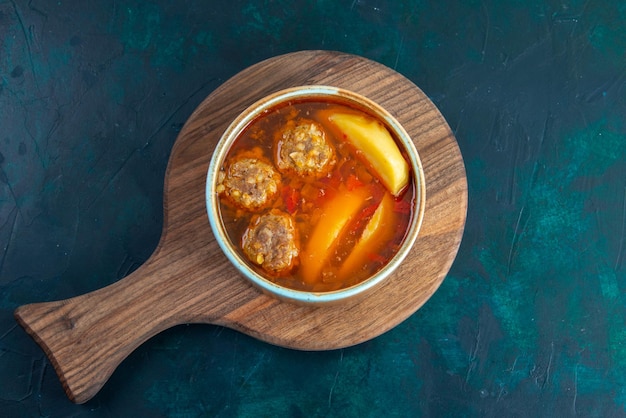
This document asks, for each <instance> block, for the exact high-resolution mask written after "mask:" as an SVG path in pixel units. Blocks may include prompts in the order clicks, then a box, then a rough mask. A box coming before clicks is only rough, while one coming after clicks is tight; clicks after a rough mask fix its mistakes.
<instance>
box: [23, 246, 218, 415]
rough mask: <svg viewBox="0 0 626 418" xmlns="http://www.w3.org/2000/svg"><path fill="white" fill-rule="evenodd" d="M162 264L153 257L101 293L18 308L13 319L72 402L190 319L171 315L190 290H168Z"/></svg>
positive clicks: (82, 399) (83, 398)
mask: <svg viewBox="0 0 626 418" xmlns="http://www.w3.org/2000/svg"><path fill="white" fill-rule="evenodd" d="M162 264H163V262H160V261H159V257H155V256H153V257H151V258H150V259H149V260H148V261H147V262H146V263H145V264H143V265H142V266H141V267H140V268H139V269H137V270H136V271H134V272H133V273H131V274H130V275H129V276H127V277H125V278H124V279H122V280H120V281H118V282H116V283H113V284H111V285H109V286H107V287H104V288H102V289H99V290H96V291H93V292H91V293H87V294H84V295H82V296H77V297H74V298H71V299H66V300H61V301H55V302H44V303H34V304H29V305H24V306H20V307H19V308H17V309H16V311H15V318H16V319H17V321H18V322H19V323H20V325H22V327H24V329H25V330H26V331H27V332H28V334H30V335H31V336H32V337H33V339H34V340H35V341H36V342H37V343H38V344H39V345H40V346H41V347H42V348H43V350H44V351H45V353H46V355H47V356H48V358H49V359H50V361H51V362H52V365H53V366H54V369H55V371H56V372H57V375H58V376H59V379H60V380H61V383H62V384H63V388H64V389H65V392H66V394H67V396H68V397H69V398H70V399H71V400H72V401H73V402H75V403H84V402H86V401H88V400H89V399H91V398H92V397H93V396H94V395H95V394H96V393H97V392H98V391H99V390H100V388H101V387H102V386H103V385H104V384H105V382H106V381H107V380H108V379H109V377H110V376H111V374H112V373H113V371H114V370H115V369H116V367H117V366H118V365H119V364H120V363H121V362H122V361H123V360H124V359H125V358H126V357H127V356H128V355H129V354H130V353H131V352H132V351H133V350H134V349H135V348H137V347H138V346H139V345H140V344H141V343H143V342H144V341H146V340H147V339H149V338H150V337H152V336H154V335H155V334H157V333H158V332H160V331H162V330H164V329H166V328H169V327H171V326H174V325H177V324H178V323H183V322H184V321H185V319H189V318H183V317H181V316H180V315H176V312H173V311H176V310H177V309H182V308H183V306H182V305H187V304H186V303H177V301H181V297H183V296H184V295H185V292H188V289H186V290H185V288H184V287H183V290H182V291H181V289H180V288H177V287H175V286H171V287H170V288H169V289H164V288H167V287H168V275H169V274H170V273H171V270H172V268H174V266H172V265H170V266H163V265H162ZM169 282H171V280H169ZM164 291H165V292H164ZM164 294H166V295H167V296H165V297H162V296H159V295H164ZM204 296H205V297H206V295H204ZM183 299H184V297H183ZM204 319H205V322H207V321H206V319H207V318H206V317H205V318H204Z"/></svg>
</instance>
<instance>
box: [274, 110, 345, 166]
mask: <svg viewBox="0 0 626 418" xmlns="http://www.w3.org/2000/svg"><path fill="white" fill-rule="evenodd" d="M275 155H276V166H277V167H278V170H279V171H281V172H282V173H284V174H291V173H293V174H296V175H299V176H302V177H307V178H320V177H323V176H325V175H326V174H328V172H330V170H331V169H332V168H333V166H334V165H335V150H334V149H333V147H332V145H331V144H330V143H329V142H328V140H327V138H326V132H324V129H323V128H322V127H321V126H320V125H319V124H318V123H316V122H314V121H312V120H308V119H301V120H299V121H297V122H296V121H293V120H291V121H289V122H287V123H286V124H285V126H284V127H283V128H282V129H281V130H280V131H278V132H277V135H276V150H275Z"/></svg>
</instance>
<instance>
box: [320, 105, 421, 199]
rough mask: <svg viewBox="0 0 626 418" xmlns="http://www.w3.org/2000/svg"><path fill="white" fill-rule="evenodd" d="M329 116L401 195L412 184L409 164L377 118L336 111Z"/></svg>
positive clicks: (385, 181) (386, 181)
mask: <svg viewBox="0 0 626 418" xmlns="http://www.w3.org/2000/svg"><path fill="white" fill-rule="evenodd" d="M328 119H329V120H330V121H331V122H332V123H334V124H335V125H336V126H337V128H339V130H340V131H341V132H342V133H343V134H344V135H345V137H346V139H347V140H348V141H349V142H350V143H351V144H352V145H353V146H354V147H355V148H356V149H357V150H359V151H361V152H362V153H363V156H364V158H365V159H366V160H367V162H368V163H369V164H370V166H371V167H372V169H373V170H374V171H375V172H376V173H375V174H376V175H377V177H378V178H379V180H380V181H381V182H382V183H383V184H384V185H385V187H386V188H387V189H388V190H389V191H390V192H391V194H392V195H394V196H398V195H399V194H400V192H402V190H403V189H404V188H405V187H406V185H407V184H408V183H409V165H408V163H407V162H406V160H405V159H404V157H402V154H401V153H400V149H399V148H398V146H397V145H396V143H395V141H394V140H393V138H392V137H391V134H390V133H389V131H388V130H387V128H385V126H384V125H383V124H382V123H380V122H379V121H377V120H375V119H369V118H365V117H363V116H361V115H354V114H349V113H333V114H331V115H330V116H329V117H328Z"/></svg>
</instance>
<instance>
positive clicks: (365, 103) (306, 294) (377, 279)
mask: <svg viewBox="0 0 626 418" xmlns="http://www.w3.org/2000/svg"><path fill="white" fill-rule="evenodd" d="M316 98H320V99H323V98H332V99H334V100H336V101H339V102H340V103H341V102H348V103H349V104H351V105H353V106H357V107H358V108H359V109H360V110H363V111H365V112H366V113H369V114H370V115H371V116H373V117H375V118H377V119H378V120H380V121H381V122H383V123H384V125H385V126H386V127H387V129H389V130H391V131H392V132H393V134H394V136H395V137H396V138H397V139H398V140H399V142H400V145H401V146H402V147H403V148H404V150H403V151H405V156H406V157H407V158H408V160H409V165H410V167H411V174H412V179H413V183H414V187H415V196H414V199H413V202H414V215H413V218H412V220H411V223H410V224H409V228H408V230H407V232H406V234H405V237H404V240H403V241H402V245H401V246H400V248H399V249H398V251H397V252H396V254H394V256H393V257H392V258H391V259H390V260H389V261H388V262H387V263H386V264H385V265H384V266H383V267H382V268H381V269H380V270H378V271H377V272H376V273H375V274H374V275H372V276H371V277H369V278H367V279H365V280H363V281H361V282H359V283H357V284H355V285H353V286H350V287H347V288H343V289H339V290H333V291H329V292H312V291H305V290H296V289H291V288H288V287H285V286H281V285H278V284H276V283H275V282H273V281H271V280H269V279H267V278H265V277H263V275H261V274H259V273H258V272H256V271H255V270H254V269H253V268H251V267H250V266H249V265H248V263H247V262H246V260H244V259H243V257H241V256H240V254H239V253H238V251H237V249H236V247H235V245H234V244H233V243H231V242H230V239H229V238H228V235H227V233H226V230H225V227H224V224H223V222H222V219H221V216H220V208H219V196H218V193H217V190H216V186H217V181H216V180H217V174H218V172H219V170H220V168H221V166H222V163H223V161H224V159H225V157H226V155H227V154H228V151H229V150H230V148H231V145H232V143H233V142H234V140H235V139H236V138H237V137H238V135H239V133H241V132H242V131H243V130H245V129H246V127H247V126H248V125H250V123H252V122H253V121H254V120H255V119H256V118H258V117H259V116H260V115H261V114H262V113H263V112H264V111H266V110H268V109H272V108H274V107H275V106H277V105H279V104H282V103H285V102H288V101H290V100H302V99H304V100H309V99H316ZM205 201H206V209H207V215H208V218H209V223H210V226H211V230H212V232H213V235H214V236H215V239H216V241H217V243H218V245H219V247H220V249H221V250H222V252H223V253H224V254H225V255H226V257H227V258H228V260H229V261H230V262H231V264H233V266H234V267H235V268H236V269H237V270H238V271H239V272H240V273H241V274H242V275H243V276H244V277H245V278H246V279H247V280H248V281H249V282H251V283H252V284H253V285H254V286H256V287H257V288H258V289H260V290H261V291H262V292H264V293H267V294H270V295H272V296H274V297H277V298H278V299H281V300H284V301H288V302H294V303H298V304H305V305H310V304H313V305H327V304H335V303H338V302H341V301H346V300H349V299H353V298H354V297H357V296H360V295H365V294H366V293H368V292H369V291H371V290H373V289H374V288H375V287H377V286H378V285H380V284H382V283H383V282H384V281H385V280H386V279H387V278H388V277H389V276H390V275H391V274H392V273H393V272H394V271H395V270H396V269H397V268H398V267H399V266H400V264H401V263H402V261H403V260H404V259H405V258H406V256H407V255H408V254H409V252H410V251H411V249H412V247H413V245H414V243H415V241H416V240H417V236H418V234H419V231H420V229H421V226H422V221H423V218H424V210H425V205H426V182H425V179H424V170H423V167H422V162H421V160H420V157H419V154H418V152H417V149H416V147H415V143H414V142H413V140H412V138H411V136H410V135H409V134H408V133H407V132H406V130H405V129H404V128H403V126H402V125H401V124H400V122H398V121H397V120H396V118H395V117H393V116H392V115H391V114H390V113H389V112H388V111H387V110H386V109H384V108H383V107H382V106H381V105H379V104H378V103H376V102H375V101H373V100H371V99H369V98H367V97H365V96H363V95H361V94H359V93H356V92H354V91H351V90H348V89H345V88H341V87H334V86H329V85H301V86H296V87H289V88H286V89H281V90H278V91H276V92H274V93H271V94H269V95H266V96H264V97H263V98H261V99H259V100H257V101H255V102H254V103H252V104H251V105H250V106H248V107H247V108H245V109H244V110H243V111H242V112H240V113H239V114H238V115H237V117H235V119H234V120H233V121H232V122H231V123H230V124H229V126H228V127H227V128H226V130H225V131H224V132H223V133H222V135H221V136H220V138H219V140H218V142H217V144H216V146H215V149H214V151H213V155H212V156H211V160H210V163H209V167H208V170H207V177H206V187H205Z"/></svg>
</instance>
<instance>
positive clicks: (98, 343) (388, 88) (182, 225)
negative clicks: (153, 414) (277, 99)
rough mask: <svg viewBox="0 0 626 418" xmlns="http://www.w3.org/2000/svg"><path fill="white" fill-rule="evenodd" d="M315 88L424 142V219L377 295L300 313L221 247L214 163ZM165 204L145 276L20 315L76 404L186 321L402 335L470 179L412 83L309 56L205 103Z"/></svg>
mask: <svg viewBox="0 0 626 418" xmlns="http://www.w3.org/2000/svg"><path fill="white" fill-rule="evenodd" d="M312 84H317V85H330V86H335V87H341V88H345V89H348V90H352V91H354V92H357V93H360V94H362V95H364V96H366V97H368V98H370V99H372V100H374V101H375V102H377V103H378V104H380V105H382V106H383V107H384V108H386V109H387V110H388V111H389V112H390V113H391V114H392V115H393V116H395V117H396V119H397V120H398V121H399V122H400V123H401V124H402V125H403V126H404V128H405V129H406V131H407V132H408V133H409V134H410V135H411V136H412V138H413V140H414V141H415V145H416V147H417V150H418V152H419V155H420V158H421V160H422V164H423V167H424V176H425V179H426V209H425V214H424V220H423V224H422V228H421V232H420V235H419V236H418V238H417V242H416V243H415V245H414V247H413V249H412V250H411V253H410V254H409V255H408V257H407V259H406V260H405V261H404V262H403V264H402V265H401V267H400V268H399V269H398V270H397V271H396V272H395V273H394V274H393V275H392V276H391V277H390V278H389V279H388V280H387V281H386V282H385V283H384V284H383V285H382V286H381V287H379V288H378V289H377V290H376V292H375V293H373V294H371V295H370V296H368V297H367V298H366V299H361V300H359V301H356V302H350V303H349V304H347V305H341V306H330V307H310V306H297V305H293V304H290V303H286V302H281V301H279V300H276V299H274V298H272V297H269V296H265V295H263V294H261V293H260V292H259V291H258V290H256V289H255V288H253V287H252V286H251V285H250V284H249V283H248V282H247V281H246V280H245V279H244V278H243V276H241V275H239V274H238V272H237V270H235V268H234V267H233V266H231V265H230V264H229V262H228V261H227V259H226V257H225V256H224V255H223V253H222V252H221V251H220V248H219V247H218V245H217V243H216V241H215V239H214V237H213V234H212V232H211V229H210V226H209V222H208V218H207V214H206V207H205V180H206V173H207V168H208V165H209V160H210V158H211V155H212V151H213V149H214V147H215V144H216V143H217V141H218V139H219V138H220V136H221V134H222V133H223V132H224V130H225V129H226V127H227V126H228V125H229V123H230V122H231V120H233V119H234V118H235V117H236V116H237V115H238V114H239V113H240V112H241V111H243V110H244V109H245V108H246V107H248V106H249V105H251V104H252V103H254V102H256V101H257V100H258V99H260V98H262V97H263V96H266V95H267V94H269V93H273V92H276V91H278V90H282V89H285V88H288V87H294V86H300V85H312ZM163 206H164V211H165V215H164V225H163V231H162V236H161V240H160V242H159V244H158V246H157V248H156V250H155V251H154V253H153V255H152V256H151V257H150V258H149V259H148V260H147V261H146V262H145V264H144V265H143V266H141V267H140V268H139V269H138V270H136V271H135V272H133V273H132V274H130V275H129V276H127V277H125V278H124V279H122V280H120V281H118V282H116V283H114V284H112V285H110V286H108V287H105V288H103V289H100V290H97V291H94V292H91V293H88V294H86V295H82V296H78V297H75V298H72V299H68V300H63V301H57V302H46V303H36V304H31V305H25V306H21V307H19V308H18V309H17V310H16V312H15V317H16V319H17V321H18V322H19V323H20V325H22V326H23V327H24V329H25V330H26V331H27V332H28V333H29V334H30V335H31V336H32V337H33V338H34V339H35V341H36V342H37V343H38V344H39V345H40V346H41V347H42V348H43V350H44V351H45V353H46V354H47V355H48V357H49V358H50V361H51V362H52V364H53V366H54V369H55V370H56V372H57V374H58V376H59V378H60V380H61V383H62V384H63V387H64V389H65V391H66V393H67V395H68V397H69V398H70V399H71V400H72V401H74V402H76V403H83V402H86V401H87V400H89V399H90V398H92V397H93V396H94V395H95V394H96V393H97V392H98V390H99V389H100V388H101V387H102V386H103V385H104V383H105V382H106V381H107V379H108V378H109V376H110V375H111V374H112V373H113V371H114V370H115V368H116V367H117V366H118V365H119V364H120V363H121V362H122V360H124V359H125V358H126V357H127V356H128V355H129V354H130V353H131V352H132V351H133V350H134V349H135V348H137V347H138V346H139V345H140V344H141V343H143V342H144V341H146V340H147V339H149V338H150V337H152V336H154V335H155V334H157V333H159V332H161V331H163V330H165V329H167V328H169V327H172V326H174V325H178V324H183V323H209V324H217V325H223V326H225V327H229V328H232V329H235V330H238V331H240V332H242V333H245V334H247V335H250V336H252V337H254V338H258V339H260V340H263V341H266V342H268V343H270V344H276V345H279V346H283V347H288V348H293V349H299V350H330V349H337V348H341V347H347V346H351V345H354V344H358V343H360V342H363V341H366V340H369V339H371V338H374V337H376V336H378V335H380V334H382V333H384V332H385V331H387V330H389V329H391V328H393V327H394V326H396V325H398V324H399V323H400V322H402V321H403V320H405V319H406V318H407V317H409V316H410V315H411V314H413V313H414V312H415V311H416V310H417V309H419V308H420V307H421V306H422V305H423V304H424V303H425V302H426V301H427V300H428V298H429V297H430V296H431V295H432V294H433V293H434V292H435V291H436V290H437V288H438V287H439V285H440V284H441V282H442V281H443V279H444V277H445V275H446V274H447V272H448V270H449V268H450V266H451V264H452V262H453V260H454V257H455V256H456V253H457V250H458V247H459V244H460V242H461V237H462V235H463V228H464V225H465V217H466V210H467V180H466V177H465V168H464V165H463V159H462V156H461V154H460V152H459V148H458V146H457V143H456V140H455V138H454V136H453V134H452V132H451V130H450V128H449V126H448V124H447V123H446V121H445V120H444V118H443V117H442V115H441V114H440V112H439V111H438V110H437V108H436V107H435V106H434V104H433V103H432V102H431V101H430V100H429V99H428V97H426V95H424V93H423V92H422V91H421V90H420V89H419V88H418V87H417V86H415V85H414V84H413V83H412V82H411V81H409V80H408V79H406V78H405V77H403V76H402V75H400V74H398V73H397V72H395V71H393V70H391V69H390V68H387V67H385V66H383V65H381V64H378V63H376V62H373V61H370V60H367V59H365V58H362V57H358V56H354V55H346V54H342V53H336V52H328V51H303V52H296V53H292V54H287V55H282V56H278V57H275V58H271V59H268V60H266V61H263V62H260V63H258V64H256V65H253V66H252V67H249V68H248V69H246V70H244V71H242V72H241V73H239V74H237V75H236V76H234V77H233V78H231V79H230V80H228V81H227V82H226V83H224V84H223V85H222V86H220V87H219V88H218V89H217V90H215V91H214V92H213V93H212V94H211V95H210V96H209V97H207V98H206V99H205V100H204V101H203V102H202V103H201V104H200V106H198V108H197V109H196V110H195V111H194V113H193V114H192V115H191V117H190V118H189V120H188V121H187V123H186V124H185V126H184V127H183V129H182V130H181V132H180V134H179V136H178V138H177V140H176V142H175V144H174V147H173V149H172V154H171V156H170V160H169V163H168V167H167V172H166V175H165V189H164V204H163Z"/></svg>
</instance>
